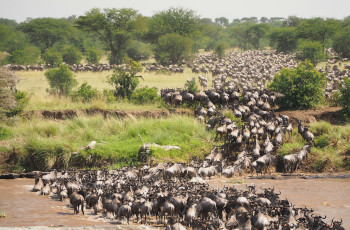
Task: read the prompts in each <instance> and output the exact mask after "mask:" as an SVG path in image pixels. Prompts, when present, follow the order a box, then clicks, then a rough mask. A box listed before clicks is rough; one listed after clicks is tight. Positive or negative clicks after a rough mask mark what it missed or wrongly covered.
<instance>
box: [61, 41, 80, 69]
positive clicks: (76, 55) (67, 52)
mask: <svg viewBox="0 0 350 230" xmlns="http://www.w3.org/2000/svg"><path fill="white" fill-rule="evenodd" d="M82 58H83V55H82V54H81V52H80V50H78V48H77V47H74V46H70V45H67V46H64V48H63V50H62V59H63V61H64V62H66V63H67V64H70V65H73V64H79V63H80V61H81V59H82Z"/></svg>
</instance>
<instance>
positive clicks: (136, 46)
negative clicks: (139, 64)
mask: <svg viewBox="0 0 350 230" xmlns="http://www.w3.org/2000/svg"><path fill="white" fill-rule="evenodd" d="M126 53H127V54H128V56H129V57H130V58H132V59H133V60H135V61H141V60H147V59H148V58H149V57H150V56H151V55H152V50H151V47H150V45H149V44H147V43H143V42H140V41H133V42H131V44H130V45H129V47H128V49H127V50H126Z"/></svg>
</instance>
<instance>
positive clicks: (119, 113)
mask: <svg viewBox="0 0 350 230" xmlns="http://www.w3.org/2000/svg"><path fill="white" fill-rule="evenodd" d="M97 114H101V115H103V116H104V117H109V116H113V117H122V118H123V117H136V118H139V117H151V118H160V117H167V116H169V115H171V114H181V115H193V111H192V110H190V109H156V110H146V111H140V110H118V109H116V110H106V109H78V110H71V109H67V110H36V111H28V112H26V113H25V115H24V116H25V117H28V118H31V117H38V118H49V119H57V120H64V119H70V118H74V117H79V116H83V115H97Z"/></svg>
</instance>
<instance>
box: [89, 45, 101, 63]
mask: <svg viewBox="0 0 350 230" xmlns="http://www.w3.org/2000/svg"><path fill="white" fill-rule="evenodd" d="M86 60H87V62H88V63H89V64H95V65H97V64H98V62H99V61H100V55H99V53H98V51H97V50H96V49H95V48H94V47H90V48H89V49H88V50H87V53H86Z"/></svg>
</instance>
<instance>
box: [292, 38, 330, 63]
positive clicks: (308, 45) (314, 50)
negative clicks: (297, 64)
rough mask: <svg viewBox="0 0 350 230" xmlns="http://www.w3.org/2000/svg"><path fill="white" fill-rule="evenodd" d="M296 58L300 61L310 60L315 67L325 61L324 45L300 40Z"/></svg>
mask: <svg viewBox="0 0 350 230" xmlns="http://www.w3.org/2000/svg"><path fill="white" fill-rule="evenodd" d="M296 57H297V58H298V59H299V60H302V61H304V60H305V59H308V60H310V61H311V62H312V63H313V64H314V65H316V64H317V63H318V62H320V61H323V60H325V57H326V56H325V54H324V53H323V50H322V44H321V43H320V42H317V41H312V40H300V41H299V44H298V46H297V54H296Z"/></svg>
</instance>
